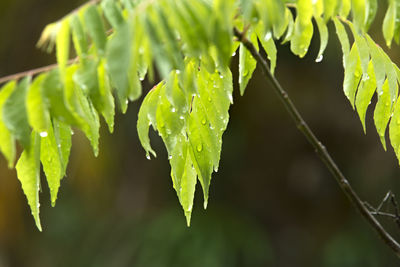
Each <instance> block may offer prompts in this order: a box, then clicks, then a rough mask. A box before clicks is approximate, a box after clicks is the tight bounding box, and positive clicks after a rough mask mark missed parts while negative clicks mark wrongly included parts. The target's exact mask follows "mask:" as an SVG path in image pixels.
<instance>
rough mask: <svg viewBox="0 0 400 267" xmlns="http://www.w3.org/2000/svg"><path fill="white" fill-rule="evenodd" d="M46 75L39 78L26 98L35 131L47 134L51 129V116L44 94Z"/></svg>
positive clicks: (29, 117)
mask: <svg viewBox="0 0 400 267" xmlns="http://www.w3.org/2000/svg"><path fill="white" fill-rule="evenodd" d="M45 78H46V74H42V75H40V76H39V77H37V78H36V79H35V80H34V81H33V83H32V84H31V86H30V87H29V89H28V93H27V96H26V109H27V114H28V121H29V124H30V125H31V127H32V128H33V130H34V131H36V132H37V133H43V135H45V134H46V132H47V129H48V127H49V124H48V122H49V120H50V114H49V111H48V108H47V106H46V103H45V101H44V97H43V93H42V83H43V81H44V79H45Z"/></svg>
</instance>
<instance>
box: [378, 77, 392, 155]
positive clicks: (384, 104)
mask: <svg viewBox="0 0 400 267" xmlns="http://www.w3.org/2000/svg"><path fill="white" fill-rule="evenodd" d="M391 110H392V105H391V101H390V93H389V82H388V80H385V82H384V84H383V86H382V92H381V93H378V102H377V103H376V107H375V112H374V120H375V127H376V130H377V131H378V134H379V137H380V139H381V142H382V145H383V148H384V149H385V150H386V141H385V132H386V127H387V124H388V123H389V120H390V115H391Z"/></svg>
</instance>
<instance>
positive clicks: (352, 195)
mask: <svg viewBox="0 0 400 267" xmlns="http://www.w3.org/2000/svg"><path fill="white" fill-rule="evenodd" d="M233 32H234V35H235V36H236V37H237V38H238V39H239V41H240V42H241V43H242V44H243V45H244V46H245V47H246V48H247V49H248V51H249V52H250V53H251V55H252V56H253V57H254V59H255V60H256V61H257V62H258V64H259V65H260V66H261V68H262V70H263V73H264V76H265V78H266V79H267V81H268V82H269V84H270V85H271V86H272V89H273V90H274V91H275V93H277V95H278V97H279V98H280V100H281V101H282V102H283V104H284V106H285V108H286V109H287V111H288V113H289V115H290V116H291V117H292V119H293V120H294V122H295V123H296V125H297V128H298V129H299V131H301V132H302V133H303V134H304V136H305V137H306V138H307V140H308V142H309V143H310V144H311V145H312V146H313V147H314V148H315V150H316V152H317V153H318V155H319V156H320V158H321V160H322V161H323V163H324V164H325V166H326V167H327V168H328V169H329V171H330V172H331V174H332V175H333V177H334V178H335V179H336V181H337V183H338V185H339V187H340V188H341V189H342V191H343V192H344V193H345V195H346V196H347V197H348V198H349V200H350V201H351V202H352V203H353V205H354V206H355V207H356V209H357V210H358V211H359V212H360V213H361V215H362V216H363V217H364V219H365V220H366V221H367V222H368V223H369V224H370V225H371V227H372V228H373V229H374V230H375V231H376V233H377V234H378V235H379V236H380V238H381V239H382V240H383V241H384V242H385V244H386V245H388V246H389V247H390V248H391V249H392V250H393V251H394V253H395V254H396V255H397V256H398V257H400V245H399V244H398V243H397V241H396V240H394V238H393V237H392V236H391V235H390V234H389V233H388V232H387V231H386V230H385V229H384V228H383V227H382V225H381V224H380V223H379V221H378V220H377V219H376V218H375V217H374V216H373V215H372V214H371V212H370V211H369V209H368V208H367V206H366V205H365V204H364V203H363V202H362V201H361V199H360V197H359V196H358V195H357V193H356V192H355V191H354V189H353V188H352V186H351V185H350V183H349V181H348V180H347V179H346V178H345V177H344V175H343V174H342V172H341V171H340V169H339V168H338V167H337V165H336V163H335V162H334V161H333V159H332V157H331V156H330V155H329V153H328V151H327V150H326V148H325V146H324V145H323V144H322V143H321V142H320V141H319V140H318V139H317V137H316V136H315V135H314V133H313V132H312V131H311V129H310V128H309V127H308V125H307V123H306V122H305V121H304V119H303V118H302V116H301V115H300V113H299V111H298V110H297V108H296V107H295V106H294V104H293V102H292V101H291V99H290V98H289V95H288V94H287V92H286V91H285V90H284V89H283V88H282V86H281V85H280V84H279V82H278V81H277V80H276V79H275V77H274V76H273V75H272V74H271V72H270V70H269V67H268V64H267V62H266V61H265V59H264V58H263V57H262V56H261V55H260V53H258V51H257V49H256V48H255V47H254V45H253V44H252V43H251V42H250V41H249V40H248V39H247V38H246V36H245V35H244V34H243V33H242V32H240V31H239V30H238V29H237V28H234V30H233Z"/></svg>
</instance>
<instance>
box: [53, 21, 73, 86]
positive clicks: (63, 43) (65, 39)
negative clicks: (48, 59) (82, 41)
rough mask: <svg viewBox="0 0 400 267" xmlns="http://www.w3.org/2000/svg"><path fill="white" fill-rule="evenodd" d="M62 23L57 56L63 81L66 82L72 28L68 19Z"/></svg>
mask: <svg viewBox="0 0 400 267" xmlns="http://www.w3.org/2000/svg"><path fill="white" fill-rule="evenodd" d="M60 23H61V26H60V30H59V32H58V34H57V38H56V52H57V54H56V55H57V62H58V67H59V69H60V74H61V79H62V80H64V79H65V78H64V75H65V69H66V66H67V63H68V59H69V44H70V28H69V20H68V19H64V20H62V21H61V22H60Z"/></svg>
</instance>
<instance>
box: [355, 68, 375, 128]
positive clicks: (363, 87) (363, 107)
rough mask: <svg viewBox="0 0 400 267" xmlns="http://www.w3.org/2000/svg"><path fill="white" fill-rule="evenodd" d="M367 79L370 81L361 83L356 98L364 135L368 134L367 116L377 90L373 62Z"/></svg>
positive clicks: (365, 80)
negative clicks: (366, 126)
mask: <svg viewBox="0 0 400 267" xmlns="http://www.w3.org/2000/svg"><path fill="white" fill-rule="evenodd" d="M367 77H368V79H364V80H362V81H361V84H360V86H359V88H358V92H357V97H356V108H357V112H358V115H359V117H360V120H361V123H362V125H363V129H364V133H365V132H366V128H365V114H366V112H367V108H368V106H369V104H370V103H371V99H372V96H373V95H374V93H375V89H376V79H375V72H374V67H373V64H372V61H370V62H369V64H368V71H367Z"/></svg>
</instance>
